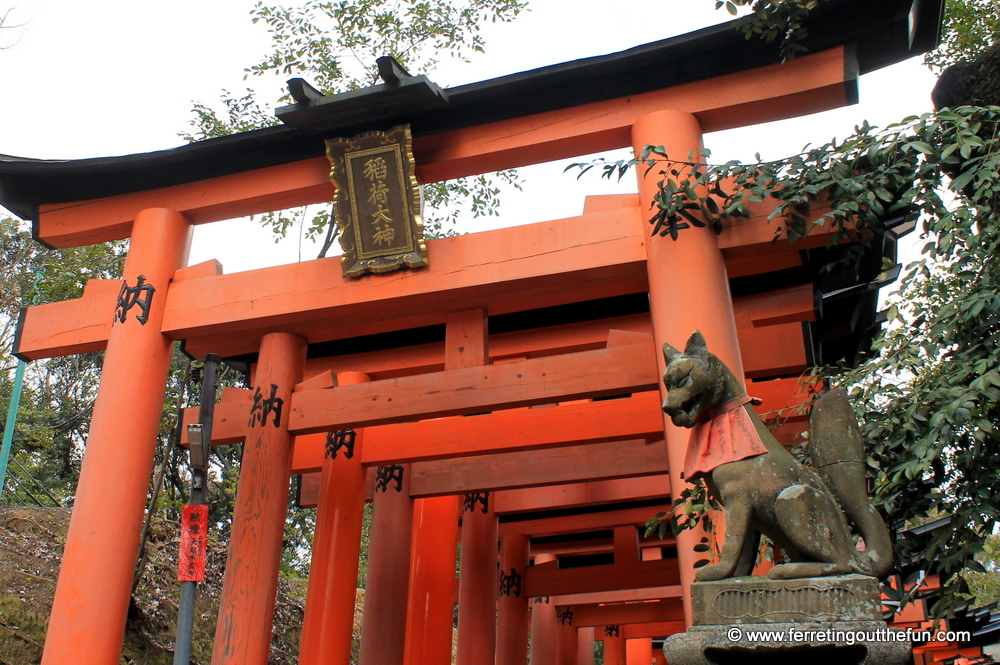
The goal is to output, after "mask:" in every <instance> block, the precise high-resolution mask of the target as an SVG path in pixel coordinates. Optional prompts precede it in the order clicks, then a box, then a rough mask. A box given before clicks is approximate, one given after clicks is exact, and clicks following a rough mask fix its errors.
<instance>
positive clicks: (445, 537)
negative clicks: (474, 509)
mask: <svg viewBox="0 0 1000 665" xmlns="http://www.w3.org/2000/svg"><path fill="white" fill-rule="evenodd" d="M413 504H414V505H413V546H412V551H411V554H410V596H409V605H408V607H407V610H406V651H405V655H404V659H403V662H404V663H406V665H450V663H451V639H452V627H453V624H454V610H455V558H456V554H457V550H458V509H459V501H458V497H457V496H437V497H431V498H427V499H417V500H416V501H414V502H413Z"/></svg>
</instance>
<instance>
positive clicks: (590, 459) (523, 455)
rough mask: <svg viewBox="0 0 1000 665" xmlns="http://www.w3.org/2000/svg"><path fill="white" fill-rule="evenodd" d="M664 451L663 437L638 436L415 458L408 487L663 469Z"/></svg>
mask: <svg viewBox="0 0 1000 665" xmlns="http://www.w3.org/2000/svg"><path fill="white" fill-rule="evenodd" d="M666 457H667V456H666V450H665V447H664V445H663V441H662V440H660V441H656V442H653V443H649V442H647V441H646V440H644V439H637V440H633V441H612V442H608V443H593V444H589V445H584V446H565V447H561V448H548V449H545V450H530V451H523V452H514V453H501V454H498V455H479V456H476V457H469V458H464V459H455V460H435V461H433V462H415V463H414V464H413V479H412V481H411V485H410V492H411V495H412V496H414V497H426V496H441V495H447V494H461V493H468V492H492V491H495V490H498V489H512V488H519V487H536V486H543V485H554V484H558V483H566V482H589V481H592V480H599V479H605V478H631V477H634V476H642V475H653V474H662V473H666V471H667V468H666V467H667V464H666Z"/></svg>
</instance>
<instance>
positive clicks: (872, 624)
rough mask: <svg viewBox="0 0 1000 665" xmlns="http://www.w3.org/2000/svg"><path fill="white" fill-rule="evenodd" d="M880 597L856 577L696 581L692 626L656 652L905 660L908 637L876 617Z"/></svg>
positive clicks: (823, 661)
mask: <svg viewBox="0 0 1000 665" xmlns="http://www.w3.org/2000/svg"><path fill="white" fill-rule="evenodd" d="M879 597H880V595H879V589H878V581H877V580H876V579H875V578H873V577H866V576H863V575H843V576H835V577H817V578H809V579H800V580H771V579H768V578H766V577H742V578H736V579H728V580H722V581H719V582H699V583H696V584H693V585H692V587H691V609H692V615H693V619H694V625H692V626H691V627H690V628H689V629H688V630H687V631H686V632H684V633H678V634H676V635H673V636H671V637H670V638H669V639H667V641H666V642H664V644H663V653H664V655H665V656H666V659H667V662H668V663H670V665H729V664H730V663H733V664H735V663H741V664H747V663H767V665H784V664H786V663H787V664H789V665H791V664H793V663H794V664H795V665H801V664H803V663H804V664H805V665H906V664H907V663H910V662H912V657H913V656H912V650H911V646H910V642H909V641H908V640H907V639H906V638H907V635H906V633H904V632H903V631H900V630H898V629H894V628H889V627H887V626H886V624H885V622H883V621H882V620H881V603H880V601H879Z"/></svg>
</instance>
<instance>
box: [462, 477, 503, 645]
mask: <svg viewBox="0 0 1000 665" xmlns="http://www.w3.org/2000/svg"><path fill="white" fill-rule="evenodd" d="M461 566H462V568H461V574H460V577H459V585H458V648H457V657H458V658H457V662H458V665H477V664H478V663H488V664H489V663H493V662H494V660H495V659H496V652H497V515H496V513H495V512H493V501H491V495H490V494H489V493H488V492H486V493H482V494H468V495H466V497H465V506H464V509H463V512H462V562H461Z"/></svg>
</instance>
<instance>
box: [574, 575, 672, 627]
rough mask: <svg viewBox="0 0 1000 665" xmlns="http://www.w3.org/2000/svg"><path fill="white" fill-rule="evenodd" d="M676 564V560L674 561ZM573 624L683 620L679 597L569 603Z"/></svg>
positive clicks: (596, 624)
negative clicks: (612, 602)
mask: <svg viewBox="0 0 1000 665" xmlns="http://www.w3.org/2000/svg"><path fill="white" fill-rule="evenodd" d="M674 563H675V565H676V561H675V562H674ZM568 607H569V608H570V610H572V612H573V625H574V626H615V625H619V626H620V625H625V624H630V623H662V622H666V621H680V622H683V621H684V607H683V605H682V603H681V599H680V598H668V599H664V600H652V601H645V602H636V603H627V604H625V603H622V604H617V605H569V606H568Z"/></svg>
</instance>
